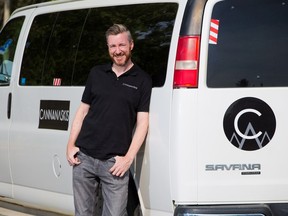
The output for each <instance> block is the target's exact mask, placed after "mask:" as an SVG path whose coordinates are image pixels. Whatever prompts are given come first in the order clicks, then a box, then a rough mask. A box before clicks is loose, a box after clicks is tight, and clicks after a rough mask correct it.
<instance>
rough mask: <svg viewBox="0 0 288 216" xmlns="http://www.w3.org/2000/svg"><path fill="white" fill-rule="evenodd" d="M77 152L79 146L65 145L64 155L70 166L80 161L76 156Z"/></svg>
mask: <svg viewBox="0 0 288 216" xmlns="http://www.w3.org/2000/svg"><path fill="white" fill-rule="evenodd" d="M78 152H79V148H78V147H76V146H73V147H69V145H68V147H67V152H66V157H67V161H68V163H69V165H70V166H74V165H78V164H80V163H81V161H80V160H79V159H78V157H77V153H78Z"/></svg>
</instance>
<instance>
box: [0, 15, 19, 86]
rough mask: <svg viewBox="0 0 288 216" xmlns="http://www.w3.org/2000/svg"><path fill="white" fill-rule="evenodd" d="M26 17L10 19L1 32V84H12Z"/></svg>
mask: <svg viewBox="0 0 288 216" xmlns="http://www.w3.org/2000/svg"><path fill="white" fill-rule="evenodd" d="M23 22H24V17H17V18H15V19H13V20H10V21H9V23H7V24H6V25H5V27H4V29H3V30H2V31H1V34H0V86H7V85H9V84H10V77H11V72H12V66H13V61H14V54H15V50H16V47H17V42H18V37H19V34H20V31H21V28H22V24H23Z"/></svg>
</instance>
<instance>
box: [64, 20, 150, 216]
mask: <svg viewBox="0 0 288 216" xmlns="http://www.w3.org/2000/svg"><path fill="white" fill-rule="evenodd" d="M106 40H107V45H108V50H109V55H110V57H111V60H112V62H113V63H112V64H108V65H101V66H96V67H94V68H93V69H92V70H91V72H90V74H89V77H88V80H87V83H86V86H85V90H84V93H83V96H82V102H81V104H80V107H79V108H78V110H77V112H76V115H75V119H74V121H73V124H72V128H71V133H70V137H69V140H68V144H67V160H68V162H69V164H70V165H71V166H73V191H74V203H75V215H76V216H92V215H94V213H95V209H94V206H95V202H96V198H95V191H96V190H97V188H98V186H99V183H101V185H102V195H103V210H102V215H103V216H117V215H119V216H122V215H127V213H126V206H127V197H128V181H129V167H130V165H131V164H132V162H133V160H134V158H135V156H136V154H137V152H138V150H139V148H140V147H141V145H142V143H143V141H144V139H145V136H146V134H147V130H148V122H149V113H148V112H149V103H150V96H151V86H152V84H151V79H150V77H149V76H148V74H146V73H145V72H143V71H142V70H141V69H140V68H139V67H138V66H137V65H135V64H134V63H133V62H132V60H131V51H132V49H133V47H134V43H133V40H132V37H131V34H130V31H129V30H128V29H127V28H126V27H125V26H124V25H121V24H114V25H113V26H111V27H110V28H109V29H108V30H107V32H106ZM134 127H135V128H134ZM134 129H135V130H134ZM133 131H134V133H133Z"/></svg>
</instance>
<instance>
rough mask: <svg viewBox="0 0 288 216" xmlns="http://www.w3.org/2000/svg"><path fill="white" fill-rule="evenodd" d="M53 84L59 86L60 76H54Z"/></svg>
mask: <svg viewBox="0 0 288 216" xmlns="http://www.w3.org/2000/svg"><path fill="white" fill-rule="evenodd" d="M53 86H61V78H54V79H53Z"/></svg>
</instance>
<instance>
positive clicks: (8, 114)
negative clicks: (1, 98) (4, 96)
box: [7, 92, 12, 119]
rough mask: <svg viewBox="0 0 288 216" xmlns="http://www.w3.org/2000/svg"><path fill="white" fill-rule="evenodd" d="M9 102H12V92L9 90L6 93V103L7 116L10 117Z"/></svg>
mask: <svg viewBox="0 0 288 216" xmlns="http://www.w3.org/2000/svg"><path fill="white" fill-rule="evenodd" d="M11 103H12V93H11V92H10V93H9V95H8V103H7V118H8V119H10V117H11Z"/></svg>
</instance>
